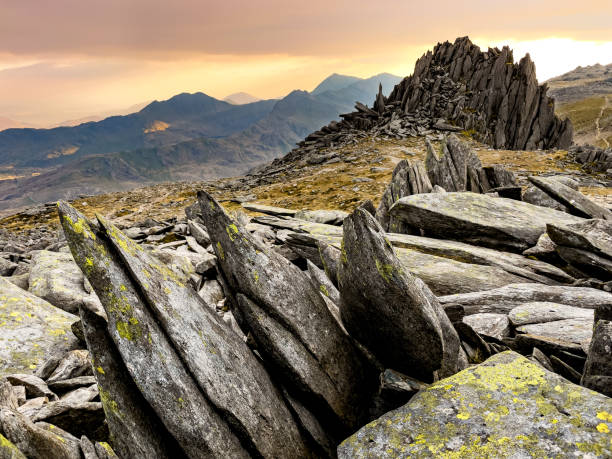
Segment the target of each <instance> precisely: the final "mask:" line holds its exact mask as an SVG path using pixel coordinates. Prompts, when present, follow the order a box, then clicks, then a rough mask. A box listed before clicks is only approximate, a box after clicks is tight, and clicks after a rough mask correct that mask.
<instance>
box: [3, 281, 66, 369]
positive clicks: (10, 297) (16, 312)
mask: <svg viewBox="0 0 612 459" xmlns="http://www.w3.org/2000/svg"><path fill="white" fill-rule="evenodd" d="M75 320H77V317H76V316H73V315H72V314H69V313H67V312H65V311H62V310H61V309H59V308H56V307H55V306H53V305H51V304H49V303H47V302H46V301H45V300H42V299H40V298H38V297H36V296H34V295H32V294H31V293H28V292H26V291H25V290H22V289H20V288H19V287H17V286H15V285H13V284H12V283H10V282H9V281H8V280H6V279H4V278H0V374H7V373H33V372H34V371H35V370H36V369H37V368H38V367H39V366H40V365H42V364H43V362H44V360H45V359H46V358H47V357H48V356H49V355H51V354H53V353H54V352H57V353H63V352H66V351H68V350H70V349H72V348H73V347H74V346H76V343H77V339H76V338H75V337H74V335H73V334H72V332H71V330H70V324H71V323H72V322H74V321H75Z"/></svg>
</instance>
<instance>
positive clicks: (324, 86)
mask: <svg viewBox="0 0 612 459" xmlns="http://www.w3.org/2000/svg"><path fill="white" fill-rule="evenodd" d="M359 80H361V78H358V77H354V76H350V75H341V74H339V73H332V74H331V75H330V76H328V77H327V78H325V79H324V80H323V81H321V83H319V84H318V85H317V87H316V88H314V89H313V90H312V94H313V95H315V96H316V95H317V94H322V93H324V92H326V91H338V90H340V89H343V88H346V87H347V86H350V85H352V84H353V83H356V82H357V81H359Z"/></svg>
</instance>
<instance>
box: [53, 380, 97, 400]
mask: <svg viewBox="0 0 612 459" xmlns="http://www.w3.org/2000/svg"><path fill="white" fill-rule="evenodd" d="M98 396H99V392H98V385H97V384H95V383H94V384H92V385H91V386H88V387H79V388H78V389H74V390H71V391H70V392H66V393H65V394H64V395H62V396H61V397H60V400H61V401H62V402H65V403H70V404H79V403H85V402H93V401H94V400H95V399H96V398H97V397H98Z"/></svg>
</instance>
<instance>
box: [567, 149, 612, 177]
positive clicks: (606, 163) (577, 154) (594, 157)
mask: <svg viewBox="0 0 612 459" xmlns="http://www.w3.org/2000/svg"><path fill="white" fill-rule="evenodd" d="M569 153H570V155H571V156H572V158H573V159H574V161H576V162H577V163H579V164H582V165H583V168H584V169H585V170H587V171H588V172H606V173H607V174H608V176H610V177H612V149H610V148H605V149H604V148H599V147H593V146H591V145H575V146H573V147H571V148H570V150H569Z"/></svg>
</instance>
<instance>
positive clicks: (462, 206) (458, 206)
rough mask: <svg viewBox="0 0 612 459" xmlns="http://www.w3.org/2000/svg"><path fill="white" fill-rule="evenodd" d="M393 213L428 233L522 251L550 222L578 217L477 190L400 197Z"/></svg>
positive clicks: (562, 222) (533, 242) (559, 222)
mask: <svg viewBox="0 0 612 459" xmlns="http://www.w3.org/2000/svg"><path fill="white" fill-rule="evenodd" d="M390 212H391V215H392V216H395V217H397V218H398V219H400V220H402V221H404V222H406V224H408V225H409V226H410V227H413V228H420V229H423V230H424V231H425V234H426V235H428V236H435V237H439V238H445V239H455V240H459V241H463V242H468V243H471V244H475V245H481V246H484V247H490V248H495V249H502V250H509V251H513V252H521V251H523V250H526V249H528V248H529V247H531V246H534V245H535V244H536V243H537V241H538V238H539V237H540V235H541V234H543V233H544V232H546V224H547V223H557V224H568V223H578V222H580V221H582V220H580V219H579V218H578V217H575V216H572V215H568V214H565V213H563V212H559V211H556V210H553V209H548V208H546V207H538V206H534V205H532V204H527V203H525V202H521V201H515V200H513V199H506V198H493V197H490V196H488V195H482V194H475V193H441V194H435V193H429V194H419V195H414V196H408V197H405V198H402V199H400V200H399V201H397V202H396V203H395V204H394V205H393V207H392V208H391V211H390Z"/></svg>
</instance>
